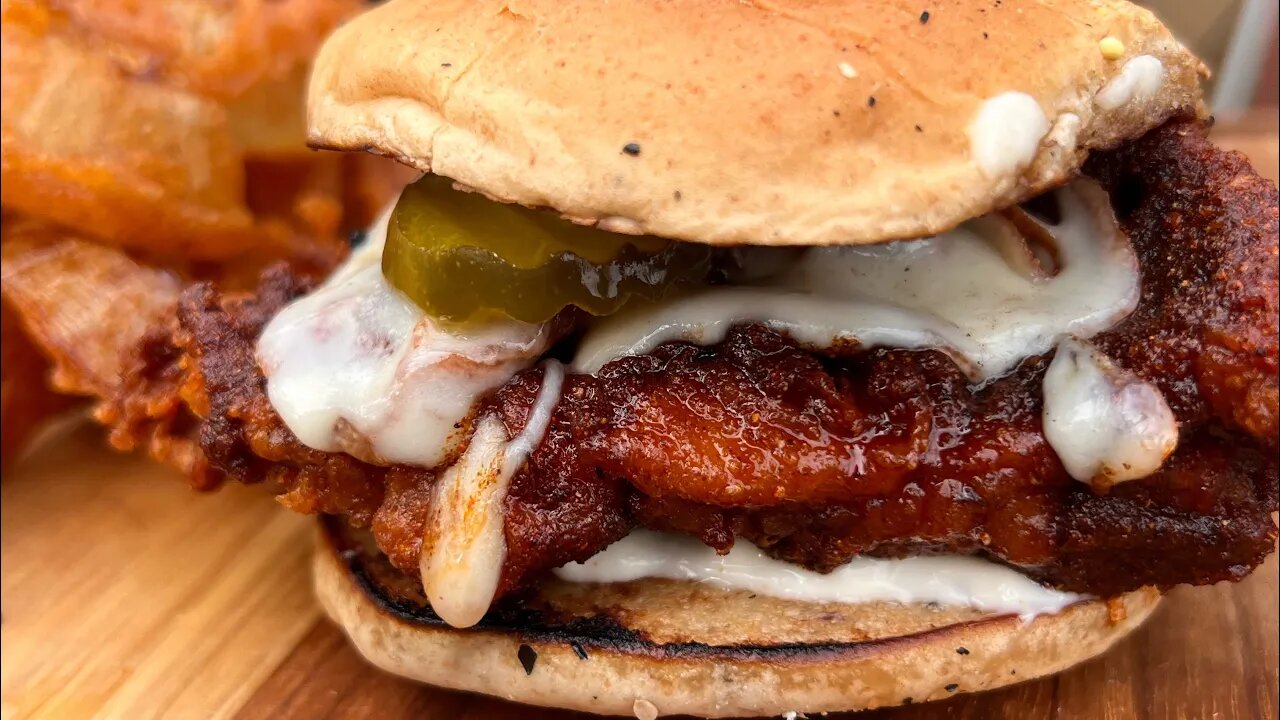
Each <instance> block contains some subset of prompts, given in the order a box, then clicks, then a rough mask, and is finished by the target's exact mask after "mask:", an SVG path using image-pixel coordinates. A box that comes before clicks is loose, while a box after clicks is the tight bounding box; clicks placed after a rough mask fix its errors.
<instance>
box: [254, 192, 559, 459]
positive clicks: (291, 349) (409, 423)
mask: <svg viewBox="0 0 1280 720" xmlns="http://www.w3.org/2000/svg"><path fill="white" fill-rule="evenodd" d="M389 217H390V210H388V211H387V212H386V213H384V214H383V216H382V218H381V219H380V220H379V221H378V222H377V223H376V224H375V225H374V226H373V228H371V229H370V231H369V234H368V239H367V240H365V243H364V245H363V246H361V247H360V248H359V249H357V250H356V251H355V252H353V253H352V255H351V257H350V258H348V259H347V261H346V263H344V264H343V266H342V267H341V268H340V269H339V270H338V271H337V272H336V273H335V274H334V275H333V276H332V277H331V278H329V280H328V281H326V282H325V283H324V284H323V285H321V286H320V287H319V288H317V289H316V290H315V291H314V292H312V293H311V294H310V295H307V296H306V297H303V298H300V299H299V300H296V301H294V302H293V303H291V304H289V305H288V306H287V307H285V308H284V310H282V311H281V312H280V313H279V314H278V315H276V317H275V318H273V319H272V320H271V322H270V323H269V324H268V325H267V327H266V329H265V330H264V331H263V333H262V337H261V338H259V340H258V362H259V364H260V365H261V367H262V369H263V373H264V374H265V375H266V378H267V396H268V397H269V398H270V399H271V404H272V406H273V407H274V408H275V409H276V412H278V413H279V414H280V417H281V418H283V419H284V421H285V424H286V425H288V427H289V429H290V430H292V431H293V433H294V435H297V436H298V439H299V440H301V441H302V443H303V444H305V445H307V446H309V447H312V448H315V449H317V450H324V451H326V452H337V451H342V452H346V453H349V454H351V455H354V456H356V457H359V458H361V459H364V460H367V461H369V462H376V463H408V464H413V465H419V466H423V467H434V466H436V465H439V464H440V463H442V462H444V461H445V460H446V459H447V458H448V457H449V456H450V454H451V453H452V452H453V451H454V450H456V448H457V447H459V446H460V444H461V442H462V441H463V440H464V439H465V435H464V434H463V433H462V428H461V425H460V423H461V421H462V420H464V419H465V418H466V417H467V415H468V414H469V413H470V411H471V407H472V405H473V404H474V403H475V401H476V400H477V399H478V398H479V397H480V396H481V395H483V394H484V393H486V392H488V391H489V390H492V389H493V388H495V387H497V386H499V385H501V384H503V383H504V382H506V381H507V380H508V379H510V378H511V376H512V375H514V374H515V373H516V372H518V371H520V370H522V369H524V368H526V367H528V366H530V365H531V364H533V363H534V362H536V360H537V358H538V356H540V355H541V354H542V353H543V352H544V351H545V350H546V348H547V345H548V344H549V337H548V334H547V332H546V330H545V328H544V326H541V325H530V324H526V323H520V322H515V321H509V322H500V323H493V324H490V325H487V326H485V327H483V328H480V329H477V330H475V331H469V332H468V333H467V334H465V335H459V334H453V333H450V332H446V331H444V330H443V329H441V328H440V327H438V326H437V325H436V324H435V323H433V322H432V321H431V320H430V319H429V318H427V317H426V316H425V315H424V314H423V313H422V311H421V310H420V309H419V308H418V307H417V306H416V305H414V304H413V302H412V301H410V300H409V299H408V298H406V297H405V296H404V295H402V294H401V293H400V292H399V291H398V290H396V289H395V288H393V287H391V286H390V285H389V284H388V283H387V282H386V280H385V279H384V278H383V275H382V268H381V261H382V246H383V243H384V241H385V239H386V233H387V222H388V219H389Z"/></svg>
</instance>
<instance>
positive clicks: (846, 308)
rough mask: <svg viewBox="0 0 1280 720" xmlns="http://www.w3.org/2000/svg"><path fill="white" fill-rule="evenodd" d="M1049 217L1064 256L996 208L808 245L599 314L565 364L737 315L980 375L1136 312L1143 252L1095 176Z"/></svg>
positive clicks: (810, 342)
mask: <svg viewBox="0 0 1280 720" xmlns="http://www.w3.org/2000/svg"><path fill="white" fill-rule="evenodd" d="M1058 201H1059V205H1060V208H1061V211H1062V222H1061V223H1060V224H1059V225H1057V226H1054V227H1052V228H1048V229H1049V230H1051V231H1052V234H1053V236H1054V237H1055V238H1056V242H1057V247H1056V248H1053V249H1052V250H1051V254H1053V255H1055V256H1056V258H1057V262H1058V265H1059V268H1058V273H1057V274H1056V275H1054V276H1052V277H1049V276H1047V275H1045V274H1044V273H1043V272H1038V271H1037V269H1036V267H1035V263H1034V261H1032V260H1031V259H1030V258H1029V257H1027V256H1026V253H1027V249H1026V246H1025V245H1024V244H1022V241H1021V238H1020V236H1019V235H1018V234H1017V233H1016V232H1015V231H1014V229H1013V228H1012V227H1011V226H1010V225H1009V224H1008V221H1006V220H1004V219H1003V218H1000V217H998V216H988V217H985V218H981V219H980V220H977V221H974V222H971V223H968V224H966V225H963V226H961V227H960V228H957V229H956V230H953V231H952V232H949V233H946V234H944V235H940V236H938V237H934V238H929V239H927V240H915V241H910V242H895V243H887V244H883V245H871V246H852V247H830V248H812V249H810V250H807V251H805V252H804V254H803V255H802V256H801V257H800V258H799V259H798V260H797V261H795V262H794V263H793V264H792V265H790V266H789V267H788V268H787V269H785V270H784V271H782V272H780V273H778V274H776V275H774V276H772V277H769V278H766V279H763V280H761V281H759V282H758V284H755V285H751V286H735V287H723V286H722V287H712V288H707V289H705V290H702V291H699V292H695V293H691V294H688V295H685V296H682V297H679V298H677V299H674V300H671V301H668V302H664V303H661V304H659V305H649V306H643V307H639V308H633V309H629V310H624V311H623V312H621V313H619V314H617V315H614V316H612V317H609V318H605V319H604V320H602V321H600V322H599V323H598V325H597V326H596V327H594V328H592V329H591V330H590V331H589V332H588V333H587V335H586V336H585V337H584V339H583V342H582V345H581V346H580V348H579V350H578V354H577V356H576V357H575V359H574V363H573V367H574V369H575V370H576V371H578V372H587V373H590V372H595V371H597V370H599V369H600V368H601V367H602V366H603V365H604V364H605V363H607V362H609V361H610V360H613V359H615V358H618V357H621V356H625V355H638V354H643V353H647V352H650V351H651V350H653V349H654V348H655V347H657V346H658V345H660V344H662V343H664V342H668V341H672V340H687V341H692V342H697V343H702V344H711V343H716V342H719V341H720V340H722V339H724V336H725V333H727V332H728V330H729V328H731V327H732V326H734V325H737V324H740V323H744V322H759V323H763V324H764V325H767V326H769V327H771V328H774V329H776V330H779V331H782V332H786V333H787V334H789V335H790V336H791V337H792V338H794V339H795V340H796V341H798V342H800V343H801V344H804V345H806V346H810V347H814V348H819V349H821V348H828V347H831V346H832V345H833V344H835V343H837V342H841V341H845V342H856V343H858V344H859V345H861V346H862V347H866V348H870V347H877V346H885V347H903V348H925V347H936V348H939V349H942V350H944V351H946V352H948V353H950V354H951V355H952V357H954V358H955V359H956V361H957V363H959V364H960V365H961V367H962V368H964V369H965V370H966V372H967V373H968V374H969V376H970V378H971V379H973V380H974V381H982V380H987V379H990V378H993V377H996V376H999V375H1000V374H1002V373H1004V372H1007V371H1008V370H1010V369H1011V368H1013V367H1014V366H1016V365H1017V364H1018V363H1019V362H1021V361H1022V360H1023V359H1024V358H1027V357H1029V356H1032V355H1038V354H1041V353H1044V352H1047V351H1049V350H1050V349H1052V348H1053V346H1054V345H1055V344H1056V343H1057V341H1058V340H1059V339H1060V338H1062V337H1064V336H1066V335H1069V334H1070V335H1079V336H1083V337H1088V336H1090V335H1093V334H1095V333H1098V332H1101V331H1102V330H1105V329H1107V328H1108V327H1110V326H1111V325H1112V324H1114V323H1115V322H1117V321H1118V320H1119V319H1120V318H1123V317H1124V316H1125V315H1127V314H1128V313H1129V312H1131V311H1132V310H1133V308H1134V306H1135V305H1136V304H1137V301H1138V294H1139V282H1138V271H1137V261H1136V259H1135V258H1134V255H1133V251H1132V249H1131V248H1130V247H1129V245H1128V243H1127V241H1125V239H1124V238H1123V237H1122V236H1121V235H1120V234H1119V232H1118V230H1117V229H1116V226H1115V220H1114V218H1111V216H1110V211H1109V209H1108V205H1107V198H1106V196H1105V195H1104V194H1102V192H1101V190H1100V189H1099V188H1097V186H1095V185H1093V184H1091V183H1086V182H1083V181H1081V182H1077V183H1076V184H1075V185H1073V186H1071V187H1070V188H1067V189H1064V190H1061V191H1059V192H1058Z"/></svg>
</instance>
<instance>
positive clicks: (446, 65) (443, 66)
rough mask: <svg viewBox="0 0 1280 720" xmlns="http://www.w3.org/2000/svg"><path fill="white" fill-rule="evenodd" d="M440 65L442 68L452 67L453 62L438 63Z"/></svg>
mask: <svg viewBox="0 0 1280 720" xmlns="http://www.w3.org/2000/svg"><path fill="white" fill-rule="evenodd" d="M440 67H442V68H451V67H453V63H440Z"/></svg>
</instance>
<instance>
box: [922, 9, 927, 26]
mask: <svg viewBox="0 0 1280 720" xmlns="http://www.w3.org/2000/svg"><path fill="white" fill-rule="evenodd" d="M927 22H929V11H928V10H925V11H924V12H922V13H920V24H921V25H924V24H925V23H927Z"/></svg>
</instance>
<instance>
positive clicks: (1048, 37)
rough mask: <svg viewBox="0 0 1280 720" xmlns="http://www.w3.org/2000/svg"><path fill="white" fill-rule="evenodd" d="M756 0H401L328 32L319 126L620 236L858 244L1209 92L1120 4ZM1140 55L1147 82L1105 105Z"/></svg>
mask: <svg viewBox="0 0 1280 720" xmlns="http://www.w3.org/2000/svg"><path fill="white" fill-rule="evenodd" d="M769 7H770V9H768V10H765V9H761V8H760V7H759V6H756V5H754V4H753V3H750V2H738V1H736V0H723V1H721V2H709V1H708V0H663V1H661V2H660V1H659V0H636V1H635V2H587V3H584V2H565V1H564V0H528V1H526V2H519V3H508V2H500V1H499V0H391V1H390V2H387V3H386V4H384V5H382V6H380V7H377V8H375V9H373V10H370V11H369V12H368V13H366V14H365V15H363V16H361V17H359V18H356V19H355V20H354V21H352V22H351V23H349V24H348V25H346V26H345V27H343V28H341V29H339V30H338V32H337V33H335V34H334V35H333V36H332V38H331V39H330V40H329V41H328V42H327V44H326V45H325V46H324V48H323V49H322V51H321V53H320V56H319V59H318V60H317V61H316V64H315V71H314V75H313V78H312V83H311V91H310V99H309V108H308V112H309V125H310V132H309V139H310V142H311V144H312V145H314V146H316V147H322V148H332V149H340V150H369V151H373V152H376V153H380V154H384V155H389V156H392V157H395V158H398V159H399V160H401V161H402V162H405V163H408V164H410V165H412V166H414V167H417V168H419V169H421V170H424V171H429V172H434V173H437V174H440V175H444V176H446V177H450V178H453V179H454V180H456V181H458V182H459V183H460V184H462V185H463V186H465V187H469V188H471V189H474V190H478V191H480V192H482V193H484V194H486V195H488V196H490V197H492V198H494V199H496V200H500V201H504V202H517V203H523V204H525V205H530V206H545V207H550V208H554V209H556V210H558V211H560V212H561V213H563V214H564V215H565V216H566V217H569V218H570V219H573V220H575V221H578V222H583V223H598V224H600V225H601V226H602V227H605V228H607V229H612V230H615V231H619V232H631V233H651V234H654V235H660V236H664V237H672V238H678V239H683V240H690V241H696V242H704V243H715V244H737V243H748V244H761V245H792V244H804V245H823V244H844V243H849V244H852V243H865V242H877V241H884V240H891V239H900V238H908V237H920V236H923V235H929V234H934V233H937V232H940V231H943V230H946V229H949V228H950V227H952V226H954V225H956V224H958V223H960V222H963V221H964V220H967V219H970V218H972V217H975V216H978V215H981V214H983V213H986V212H988V211H990V210H992V209H993V208H996V207H999V206H1005V205H1008V204H1011V203H1013V202H1016V201H1019V200H1022V199H1025V198H1027V197H1029V196H1030V195H1032V194H1034V193H1036V192H1037V191H1039V190H1042V189H1044V188H1046V187H1048V186H1052V185H1055V184H1058V183H1061V182H1062V181H1064V180H1065V179H1067V178H1069V177H1071V176H1072V175H1073V174H1074V173H1075V172H1076V171H1077V169H1078V168H1079V167H1080V164H1081V163H1082V162H1083V159H1084V157H1085V155H1086V154H1087V152H1088V151H1089V150H1091V149H1095V148H1106V147H1110V146H1114V145H1116V144H1117V143H1118V142H1120V141H1122V140H1125V139H1127V138H1132V137H1136V136H1138V135H1140V134H1142V133H1143V132H1145V131H1146V130H1148V129H1150V128H1152V127H1154V126H1156V125H1158V124H1159V123H1160V122H1161V121H1163V120H1165V119H1166V118H1168V117H1169V116H1170V115H1171V114H1173V113H1175V112H1178V111H1184V112H1185V111H1187V110H1196V109H1198V108H1199V100H1200V91H1199V85H1198V79H1199V78H1198V74H1199V73H1201V72H1202V71H1203V66H1202V65H1201V64H1200V63H1199V61H1197V60H1196V59H1195V58H1194V57H1193V56H1192V55H1191V54H1190V53H1189V52H1187V50H1186V49H1185V48H1183V47H1182V46H1181V45H1180V44H1179V43H1178V42H1177V41H1175V40H1174V39H1173V37H1172V36H1171V35H1170V34H1169V31H1168V30H1167V29H1166V28H1165V27H1164V26H1163V25H1161V24H1160V22H1159V21H1157V20H1156V18H1155V17H1154V16H1153V15H1152V14H1151V13H1150V12H1148V11H1146V10H1143V9H1140V8H1138V7H1136V6H1134V5H1132V4H1130V3H1128V2H1124V1H1123V0H1045V1H1043V2H1035V3H1021V2H1007V3H993V2H990V1H989V0H968V1H958V2H950V3H934V4H929V3H919V2H907V1H905V0H891V1H889V2H877V3H864V2H857V1H856V0H846V1H845V2H830V3H812V2H801V1H800V0H782V1H781V2H774V3H770V4H769ZM925 7H928V8H930V12H929V14H928V17H927V20H926V18H925V16H924V15H922V13H921V11H922V9H923V8H925ZM1104 37H1111V38H1115V39H1118V40H1119V41H1120V42H1121V43H1123V50H1122V53H1121V55H1120V57H1118V58H1117V59H1114V60H1108V59H1107V58H1106V57H1104V55H1103V51H1102V49H1101V47H1102V44H1101V43H1100V41H1101V40H1102V39H1103V38H1104ZM1107 46H1108V47H1109V49H1114V48H1115V45H1114V43H1111V41H1108V43H1107ZM1141 55H1150V56H1154V57H1155V58H1158V59H1159V60H1160V61H1161V62H1162V63H1163V80H1162V82H1160V83H1159V87H1158V89H1154V90H1153V91H1152V92H1151V93H1150V94H1143V93H1142V92H1139V93H1138V94H1137V97H1134V98H1133V99H1130V100H1128V101H1125V102H1121V103H1119V104H1118V105H1117V106H1115V107H1113V108H1111V109H1108V108H1107V107H1104V105H1111V104H1112V103H1108V102H1100V101H1099V100H1098V99H1097V98H1098V94H1099V92H1100V90H1101V89H1102V88H1103V87H1104V86H1106V84H1107V83H1108V82H1109V81H1110V80H1112V79H1113V78H1115V77H1116V76H1117V75H1118V74H1119V73H1121V71H1122V68H1124V67H1125V66H1126V63H1127V62H1128V61H1129V60H1130V59H1132V58H1134V57H1137V56H1141ZM1133 75H1134V77H1131V78H1129V79H1136V76H1137V75H1138V73H1136V72H1135V73H1133ZM1156 77H1157V78H1159V77H1160V76H1159V74H1157V76H1156ZM1149 89H1150V88H1149ZM1012 91H1016V92H1018V93H1025V94H1026V95H1028V96H1029V97H1026V98H1021V99H1022V100H1024V101H1025V102H1023V103H1020V107H1019V109H1018V110H1017V111H1007V110H1008V108H1007V107H1006V108H1005V110H1006V111H998V110H997V111H996V112H994V113H993V115H994V119H989V120H987V121H984V122H979V121H978V117H979V113H980V111H981V110H982V108H983V107H984V103H985V102H986V101H988V100H989V99H991V98H993V97H996V96H998V95H1001V94H1003V93H1007V92H1012ZM1125 95H1126V94H1125V93H1123V92H1121V93H1119V96H1120V97H1121V98H1122V99H1123V98H1124V97H1125ZM1115 96H1116V94H1115V92H1114V91H1113V93H1112V94H1111V96H1110V97H1112V98H1113V99H1114V98H1115ZM1032 99H1034V102H1032ZM1028 102H1031V103H1032V104H1031V105H1030V108H1029V112H1030V113H1032V114H1033V115H1038V114H1039V112H1043V115H1044V120H1043V129H1045V130H1047V132H1045V133H1044V134H1043V136H1041V133H1040V130H1039V129H1038V128H1037V125H1038V123H1037V122H1034V118H1031V120H1018V119H1017V116H1018V115H1019V114H1022V113H1025V112H1027V111H1028V107H1027V104H1026V103H1028ZM1037 104H1038V105H1039V112H1038V111H1037V110H1036V107H1035V106H1036V105H1037ZM1028 134H1030V140H1029V144H1028V141H1025V136H1026V135H1028ZM975 135H977V136H982V137H984V138H985V140H981V141H975V140H974V136H975ZM1019 136H1023V137H1024V142H1023V147H1024V150H1025V152H1022V153H1019V152H1018V151H1016V150H1009V151H1008V152H1005V153H999V152H996V150H997V149H998V148H999V147H1000V146H1001V145H1002V144H1003V143H1006V142H1011V143H1012V144H1013V145H1017V141H1016V138H1017V137H1019ZM1036 138H1040V140H1039V142H1038V145H1037V140H1036ZM975 142H976V143H977V144H975Z"/></svg>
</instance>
